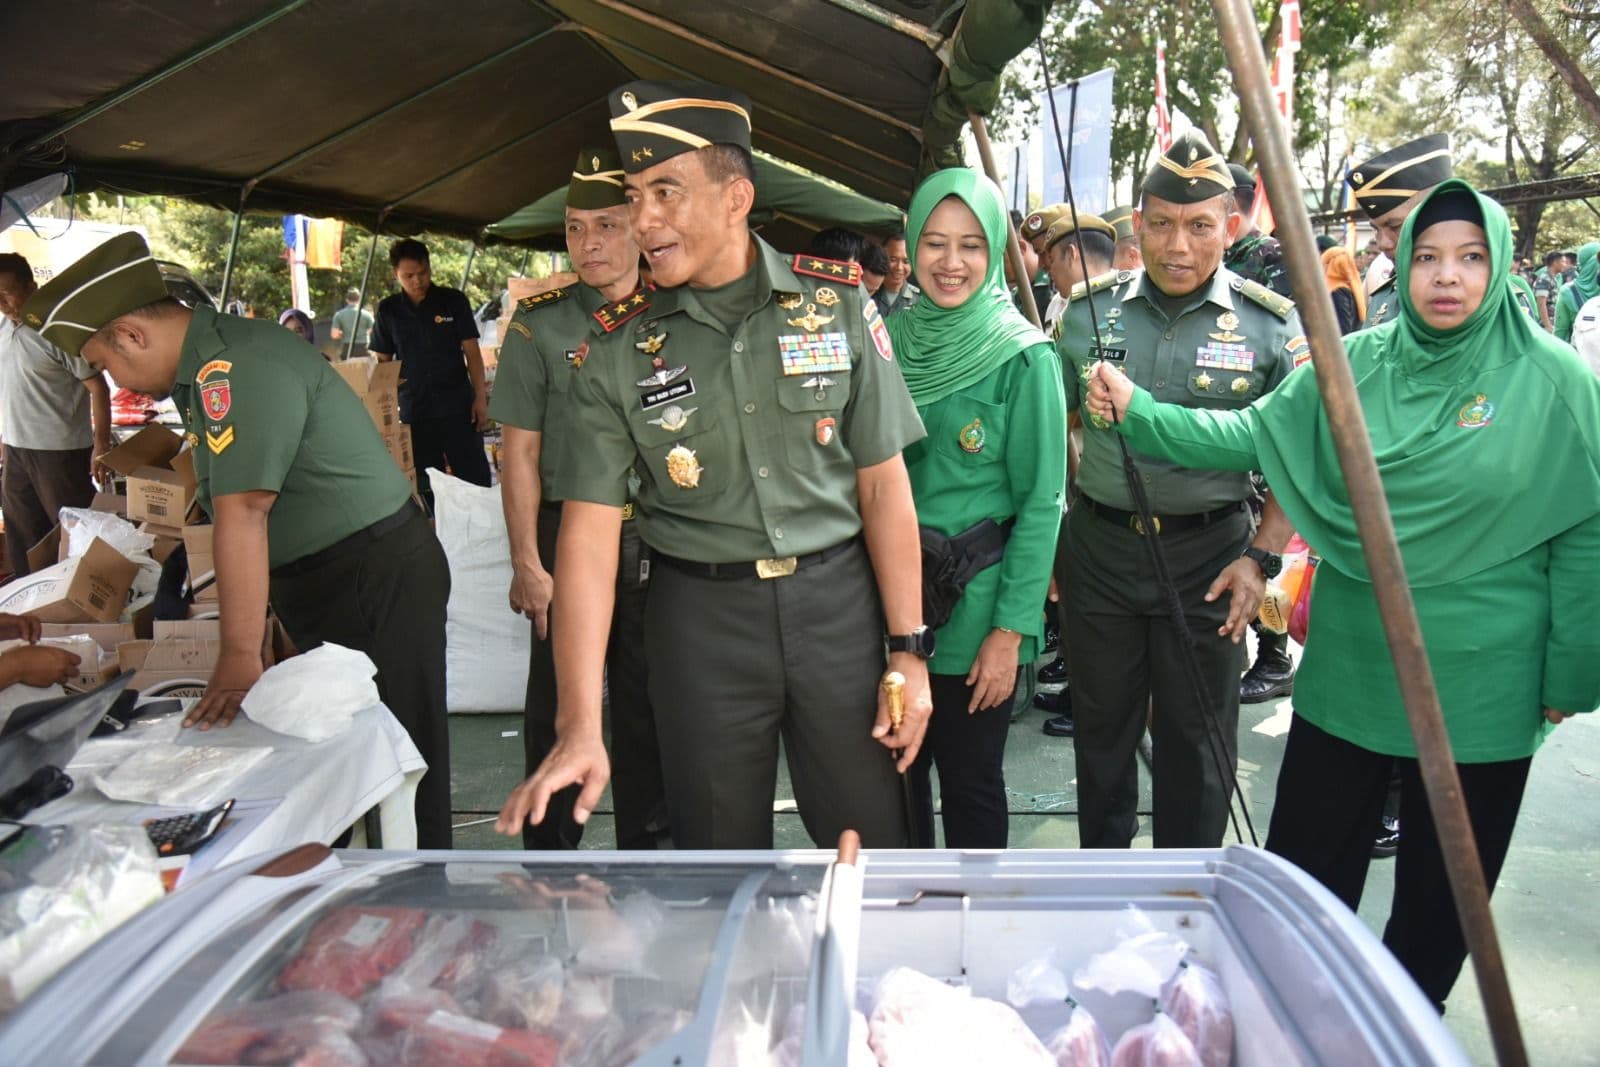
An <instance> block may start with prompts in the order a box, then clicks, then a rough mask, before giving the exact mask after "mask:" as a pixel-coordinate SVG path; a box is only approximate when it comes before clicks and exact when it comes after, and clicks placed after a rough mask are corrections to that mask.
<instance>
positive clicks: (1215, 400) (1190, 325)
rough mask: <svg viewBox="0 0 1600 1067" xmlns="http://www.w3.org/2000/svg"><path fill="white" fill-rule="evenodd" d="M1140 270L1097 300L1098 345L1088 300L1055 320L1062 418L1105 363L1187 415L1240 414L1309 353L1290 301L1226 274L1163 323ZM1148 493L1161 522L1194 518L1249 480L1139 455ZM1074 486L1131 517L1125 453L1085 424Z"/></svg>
mask: <svg viewBox="0 0 1600 1067" xmlns="http://www.w3.org/2000/svg"><path fill="white" fill-rule="evenodd" d="M1152 288H1153V285H1152V283H1151V282H1150V280H1149V278H1148V277H1147V276H1146V274H1145V273H1144V272H1143V271H1121V272H1119V273H1118V274H1117V276H1116V282H1115V284H1114V285H1111V286H1108V287H1106V288H1105V289H1103V290H1101V291H1100V292H1098V293H1095V294H1094V295H1093V301H1092V302H1093V306H1094V311H1095V313H1096V314H1097V315H1098V316H1099V317H1100V321H1099V328H1100V343H1101V345H1102V350H1101V351H1099V352H1097V351H1096V350H1095V347H1094V327H1093V324H1092V323H1091V322H1090V321H1089V306H1090V303H1091V301H1090V300H1089V299H1079V300H1074V301H1072V303H1071V304H1069V305H1068V306H1067V310H1066V311H1065V312H1064V313H1063V314H1062V316H1061V322H1060V328H1059V330H1058V334H1059V339H1058V342H1057V348H1058V351H1059V352H1060V353H1061V366H1062V373H1063V375H1064V377H1065V381H1066V395H1067V408H1068V410H1075V409H1076V408H1077V407H1078V405H1079V404H1080V403H1081V402H1082V400H1083V398H1084V396H1085V395H1086V393H1087V386H1086V385H1085V384H1084V376H1085V375H1086V374H1087V373H1088V370H1089V368H1090V367H1091V366H1093V365H1094V363H1095V361H1096V360H1098V359H1101V358H1104V359H1106V360H1109V361H1111V362H1115V363H1118V364H1120V365H1121V367H1122V369H1123V371H1124V372H1125V373H1126V374H1127V375H1128V377H1129V378H1131V379H1132V380H1133V382H1134V383H1135V384H1136V385H1142V386H1144V387H1145V388H1146V389H1149V390H1150V391H1151V392H1152V393H1154V394H1155V397H1156V399H1157V400H1162V401H1166V402H1168V403H1175V404H1182V405H1184V406H1185V407H1192V408H1242V407H1245V406H1246V405H1248V404H1249V403H1250V401H1252V400H1254V399H1255V398H1256V397H1258V396H1261V395H1263V394H1265V393H1268V392H1271V391H1272V390H1273V389H1274V388H1275V387H1276V386H1277V384H1278V383H1279V382H1281V381H1283V379H1284V377H1285V376H1286V375H1287V374H1288V373H1289V372H1290V371H1291V370H1293V369H1294V361H1295V357H1296V356H1301V355H1304V354H1305V352H1306V351H1307V348H1308V346H1307V344H1306V339H1305V331H1304V330H1303V329H1302V328H1301V326H1300V316H1299V314H1298V313H1297V312H1296V311H1295V310H1294V304H1293V302H1292V301H1290V300H1289V299H1288V298H1287V297H1284V296H1280V295H1278V294H1277V293H1274V292H1272V291H1270V290H1268V289H1267V288H1265V287H1264V286H1261V285H1258V284H1257V283H1255V282H1248V281H1245V280H1244V279H1243V278H1240V277H1239V276H1237V275H1235V274H1233V273H1232V272H1231V271H1229V270H1228V269H1227V268H1225V267H1222V268H1218V270H1217V273H1216V275H1215V276H1214V277H1213V278H1212V279H1211V281H1209V282H1207V283H1206V284H1205V285H1203V286H1201V287H1200V288H1199V289H1198V290H1196V291H1195V292H1194V293H1191V294H1190V295H1189V297H1188V298H1187V300H1186V301H1185V302H1184V303H1183V310H1182V311H1180V312H1179V313H1178V315H1177V317H1176V318H1175V319H1173V320H1172V321H1168V319H1167V316H1166V315H1165V314H1164V313H1163V312H1162V310H1161V308H1160V307H1159V306H1158V304H1157V303H1156V301H1155V300H1154V299H1153V298H1152V297H1151V296H1150V295H1149V293H1150V290H1151V289H1152ZM1134 458H1135V459H1136V460H1137V461H1138V465H1139V470H1140V472H1141V473H1142V474H1143V475H1144V482H1145V493H1146V494H1147V495H1148V496H1149V498H1150V507H1151V510H1152V511H1154V512H1155V513H1156V514H1157V515H1190V514H1195V513H1197V512H1203V511H1211V510H1213V509H1215V508H1219V507H1222V506H1224V505H1226V504H1231V503H1234V502H1236V501H1240V500H1243V499H1245V498H1246V497H1248V496H1249V495H1250V478H1249V475H1248V474H1246V473H1243V472H1237V471H1218V470H1200V469H1189V468H1184V467H1180V466H1178V465H1177V464H1175V463H1170V462H1168V461H1166V460H1162V459H1157V458H1156V457H1154V456H1149V455H1144V454H1139V453H1135V456H1134ZM1078 488H1079V489H1080V490H1081V491H1082V492H1083V493H1084V495H1085V496H1088V497H1089V498H1090V499H1092V500H1094V501H1096V502H1098V503H1101V504H1105V505H1107V506H1108V507H1113V508H1121V509H1123V510H1126V511H1132V510H1133V509H1134V502H1133V499H1132V496H1131V494H1130V493H1129V492H1128V483H1127V480H1126V478H1125V476H1124V475H1123V470H1122V450H1121V449H1120V448H1119V447H1118V445H1117V441H1116V437H1115V435H1114V433H1113V432H1112V431H1110V430H1102V429H1099V428H1097V427H1095V426H1094V425H1092V424H1089V423H1088V422H1087V420H1086V423H1085V433H1084V438H1083V458H1082V460H1081V462H1080V463H1079V466H1078Z"/></svg>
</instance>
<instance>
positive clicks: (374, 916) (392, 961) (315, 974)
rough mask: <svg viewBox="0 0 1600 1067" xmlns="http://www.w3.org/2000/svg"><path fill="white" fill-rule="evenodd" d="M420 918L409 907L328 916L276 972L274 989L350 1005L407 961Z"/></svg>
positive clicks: (346, 910) (364, 909) (363, 908)
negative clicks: (329, 996) (324, 994)
mask: <svg viewBox="0 0 1600 1067" xmlns="http://www.w3.org/2000/svg"><path fill="white" fill-rule="evenodd" d="M426 918H427V917H426V915H425V914H424V913H423V912H421V911H418V910H417V909H415V908H384V907H370V906H366V905H362V906H359V907H344V908H339V909H337V910H335V911H332V912H329V913H328V914H327V915H325V916H323V917H322V918H321V919H320V920H318V921H317V924H316V925H315V926H313V927H312V928H311V933H310V934H308V935H307V936H306V942H305V944H304V945H302V946H301V948H300V951H299V953H297V954H296V955H295V957H294V958H293V959H291V960H290V961H289V962H288V963H287V964H285V965H284V968H283V970H282V971H280V972H279V973H278V986H279V988H281V989H285V990H293V989H322V990H328V991H330V992H334V993H339V994H341V995H343V996H346V997H349V998H351V999H352V1000H354V999H356V998H358V997H360V996H361V995H362V994H363V993H365V992H366V991H367V990H368V989H370V988H371V987H372V986H373V985H375V984H376V983H377V982H378V980H379V979H381V978H383V977H385V976H387V975H389V974H390V973H392V972H393V971H394V970H395V969H396V968H398V967H399V966H400V965H401V964H403V963H405V962H406V960H408V959H410V958H411V953H412V951H413V949H414V948H415V947H416V943H417V938H418V936H419V935H420V934H421V932H422V928H423V925H424V924H425V922H426Z"/></svg>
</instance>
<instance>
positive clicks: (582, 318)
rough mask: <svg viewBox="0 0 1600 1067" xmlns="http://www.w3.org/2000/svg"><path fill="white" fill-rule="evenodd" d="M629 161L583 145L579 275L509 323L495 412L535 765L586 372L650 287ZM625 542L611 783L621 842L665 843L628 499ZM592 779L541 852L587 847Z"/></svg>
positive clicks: (575, 200) (575, 176) (548, 728)
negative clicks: (569, 462) (578, 386)
mask: <svg viewBox="0 0 1600 1067" xmlns="http://www.w3.org/2000/svg"><path fill="white" fill-rule="evenodd" d="M624 173H625V172H624V170H623V167H622V159H621V157H619V156H618V155H617V149H616V147H615V146H614V145H611V144H607V145H606V146H604V147H603V148H585V149H583V150H582V151H581V152H579V153H578V158H577V161H576V162H575V163H574V164H573V167H572V180H571V181H570V182H569V183H568V184H567V205H566V211H565V214H564V220H565V227H564V230H565V234H566V242H567V258H568V259H570V260H571V261H572V268H573V270H575V271H577V273H578V284H576V285H568V286H563V287H562V288H559V289H549V290H546V291H545V292H542V293H537V294H535V295H533V296H528V297H524V298H523V299H522V300H520V301H519V302H518V306H517V309H516V311H515V313H514V314H513V315H512V317H511V322H510V323H509V324H508V325H507V327H506V335H505V341H504V343H502V344H501V346H500V363H499V370H498V371H497V372H496V375H495V382H494V393H493V394H492V395H491V396H490V398H489V415H490V417H492V418H493V419H495V421H497V422H499V423H500V426H501V428H502V430H503V432H504V435H505V445H504V447H503V448H502V449H501V452H500V484H501V498H500V501H501V505H502V507H503V508H504V509H505V516H506V530H507V532H508V534H509V535H510V540H511V576H512V577H511V591H510V596H511V607H512V610H514V611H516V612H517V613H519V614H521V615H525V616H527V617H528V619H529V620H530V621H531V624H532V629H533V633H532V640H531V642H530V647H529V661H528V687H527V693H526V695H525V697H524V699H523V706H522V750H523V757H524V771H523V773H524V774H532V773H533V772H534V771H535V770H536V769H537V768H538V766H539V764H540V763H542V762H543V761H544V758H545V757H546V756H547V755H549V754H550V749H551V747H552V746H554V744H555V741H556V674H555V654H554V648H553V645H552V642H551V640H550V639H551V636H552V635H551V632H550V604H551V602H552V599H553V598H554V595H555V578H554V575H555V570H556V548H557V544H558V541H559V538H560V531H561V500H562V496H563V494H562V491H561V486H560V485H559V484H558V475H559V473H560V470H561V460H562V457H563V456H564V455H565V453H566V452H567V451H568V450H570V449H575V448H581V447H583V444H582V442H581V441H579V440H577V435H576V434H575V432H574V430H573V428H572V426H571V420H570V418H569V415H570V413H571V409H572V405H571V388H572V380H573V377H574V376H575V374H576V373H577V370H576V368H577V366H578V365H579V364H580V363H582V362H583V361H584V360H586V359H588V358H589V350H590V347H591V345H592V344H593V343H595V342H596V341H597V340H598V338H599V337H601V336H603V334H604V333H605V330H604V327H603V326H602V325H601V323H600V322H599V321H597V320H596V319H595V313H596V312H598V311H600V310H601V309H602V308H604V309H608V310H609V311H612V312H614V311H615V309H616V308H618V307H622V308H624V309H631V308H633V307H634V306H635V305H634V300H635V298H636V297H637V298H638V300H639V301H640V302H641V303H642V302H643V300H644V299H645V296H646V294H647V292H648V290H647V289H645V288H644V287H643V284H642V282H641V280H640V277H639V245H638V243H637V242H636V241H635V240H634V237H633V228H632V226H631V225H630V224H629V222H628V206H627V199H626V197H625V196H624V194H623V189H622V181H623V176H624ZM624 514H625V516H626V518H625V520H624V522H623V523H622V535H621V539H620V541H619V543H618V545H617V559H618V565H617V572H616V596H617V606H616V611H615V613H614V614H613V617H612V622H611V630H610V633H609V635H608V637H609V640H608V642H607V644H606V666H607V678H608V679H609V683H608V688H607V692H608V696H609V702H608V707H609V709H610V712H611V715H610V718H611V756H612V763H613V764H614V765H615V768H616V777H615V778H614V780H613V781H612V783H611V786H612V800H613V803H614V805H615V811H616V831H617V834H616V843H617V847H618V848H622V849H639V848H643V849H652V848H655V847H656V846H657V845H658V844H659V843H660V841H661V839H662V838H663V837H664V835H665V833H666V802H665V800H664V798H663V795H662V785H661V753H660V751H659V750H658V748H657V745H656V730H655V719H654V717H653V715H652V713H651V710H650V700H649V697H648V695H647V694H646V692H645V664H644V601H645V595H646V593H647V592H648V591H649V563H648V554H647V552H646V550H645V549H644V548H643V543H642V542H641V541H640V539H639V530H638V525H639V524H638V523H637V522H634V521H633V519H632V517H631V515H632V512H631V510H627V509H625V511H624ZM577 795H578V790H577V789H576V788H568V789H564V790H562V791H561V792H560V793H558V794H556V796H555V797H554V798H553V799H552V802H551V812H550V814H549V815H548V816H547V817H546V818H545V820H544V821H543V822H542V823H540V824H539V825H537V826H523V827H522V846H523V847H524V848H528V849H562V848H576V847H577V846H578V843H579V842H580V841H581V840H582V839H583V826H582V825H581V824H580V823H578V822H577V821H576V820H575V819H574V818H573V815H572V809H573V805H574V803H575V802H576V800H577Z"/></svg>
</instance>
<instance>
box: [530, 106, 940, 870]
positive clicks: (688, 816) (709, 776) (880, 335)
mask: <svg viewBox="0 0 1600 1067" xmlns="http://www.w3.org/2000/svg"><path fill="white" fill-rule="evenodd" d="M610 102H611V111H612V115H613V118H612V132H613V134H614V136H615V139H616V141H617V148H618V150H619V152H620V153H621V156H622V162H623V167H624V169H625V170H626V171H627V178H626V187H627V195H628V202H629V214H630V217H631V219H632V222H633V229H634V233H635V236H636V237H637V239H638V242H639V245H640V247H641V248H642V249H643V250H644V253H645V256H646V260H647V262H648V264H649V266H650V268H651V270H652V272H653V274H654V278H655V282H656V284H657V285H658V286H659V287H660V288H658V289H657V290H656V291H654V292H647V293H636V294H634V295H633V296H632V297H630V298H628V299H627V300H619V301H617V302H616V303H614V304H610V305H608V306H607V307H605V308H602V309H600V311H598V312H596V313H595V320H596V322H597V323H598V324H599V325H600V327H601V330H602V336H600V337H598V338H596V339H595V340H594V341H593V342H592V343H591V345H590V349H589V352H588V354H587V357H586V358H585V359H583V360H582V361H579V362H581V365H579V366H575V367H574V368H572V372H573V374H574V379H573V383H572V396H573V409H572V414H571V418H572V422H571V426H572V427H573V433H574V437H575V439H576V440H580V441H582V442H583V447H581V448H574V449H571V450H569V451H568V452H567V454H566V456H565V457H564V458H563V462H562V467H561V471H560V473H559V475H558V477H559V480H560V486H561V493H562V495H563V497H564V498H565V500H566V503H565V506H564V511H563V515H562V525H561V539H560V564H559V566H558V567H557V571H556V591H557V600H556V614H555V628H556V673H557V679H558V683H559V688H560V712H559V715H558V718H557V732H558V740H557V742H556V746H555V748H554V749H553V750H552V751H551V754H550V756H549V757H548V758H547V759H546V760H545V762H544V764H543V766H542V767H541V768H540V769H539V771H538V772H537V773H536V774H535V775H534V776H533V777H532V778H530V779H529V780H528V781H527V782H525V783H523V785H522V786H520V787H519V788H518V789H517V790H516V791H515V792H514V793H513V794H512V796H511V798H510V799H509V800H508V801H507V803H506V805H505V807H504V808H503V809H502V812H501V821H500V824H499V825H500V829H501V830H502V832H513V831H515V830H516V829H517V828H518V827H519V826H520V825H521V824H522V823H523V822H524V821H525V820H527V819H530V818H531V819H532V820H533V821H534V822H539V821H541V820H542V819H543V818H545V817H546V807H547V802H548V800H549V797H550V795H551V794H552V793H553V792H555V791H557V790H559V789H562V788H564V787H566V786H567V785H569V784H571V783H573V782H579V783H581V784H582V786H583V790H582V793H581V795H580V797H579V800H578V803H577V807H576V810H575V815H576V817H577V818H578V819H579V820H580V821H581V820H582V819H583V818H585V817H586V815H587V813H588V811H590V810H592V809H593V806H594V804H595V802H596V800H597V799H598V798H599V795H600V790H601V788H602V787H603V786H604V784H605V781H606V777H607V774H608V765H607V759H606V753H605V750H604V748H603V747H602V746H601V744H600V736H599V734H600V731H599V721H600V682H601V659H602V653H603V650H604V645H605V635H606V629H607V625H608V620H609V617H610V607H611V596H610V586H611V582H612V574H613V570H614V567H615V558H614V556H613V554H612V551H611V550H610V547H609V546H611V545H615V544H616V542H617V533H618V529H619V527H620V525H621V523H622V514H623V508H624V507H625V506H626V504H627V501H628V471H629V470H630V469H633V470H634V471H636V472H637V475H638V478H639V480H640V485H639V490H638V518H637V520H636V521H637V522H638V523H639V526H640V535H641V536H642V537H643V538H644V540H645V542H646V543H647V544H649V545H650V546H651V548H652V550H653V551H654V554H655V562H654V567H653V569H652V574H651V583H650V593H649V597H648V602H647V606H646V614H645V649H646V658H647V661H648V664H649V678H650V699H651V703H652V704H653V706H654V707H655V711H656V721H657V726H658V732H659V736H660V739H661V749H662V760H663V765H664V768H665V772H666V789H667V805H668V809H669V813H670V818H671V823H672V836H673V841H674V843H675V844H676V845H677V846H678V847H680V848H769V847H771V844H772V802H773V796H774V789H775V784H776V773H777V759H778V742H779V738H780V736H781V737H782V740H783V748H784V752H785V753H786V755H787V757H788V761H789V768H790V772H791V777H792V779H793V782H794V789H795V799H796V801H797V804H798V807H799V810H800V815H801V818H802V820H803V821H804V823H805V825H806V829H807V831H808V832H809V833H810V835H811V837H812V839H813V840H814V841H816V842H817V843H818V844H827V845H832V844H833V843H834V842H835V841H836V839H837V836H838V834H839V832H840V831H842V830H844V829H846V828H854V829H856V830H858V831H859V832H860V834H861V837H862V840H863V841H864V842H866V843H867V844H868V845H869V846H878V847H883V846H897V845H904V844H905V843H906V841H907V812H906V811H905V805H904V799H903V792H902V788H901V783H900V782H899V781H898V780H897V776H896V769H897V762H896V759H895V758H893V757H892V756H891V752H897V753H898V769H899V770H900V771H902V772H903V771H904V770H905V769H906V768H907V767H909V766H910V764H911V761H912V760H914V759H915V757H916V754H917V751H918V748H919V747H920V743H921V739H922V734H923V731H924V729H925V728H926V725H927V719H928V715H929V713H930V711H931V701H930V699H929V696H928V681H927V677H928V675H927V664H926V657H927V656H928V655H930V654H931V653H932V641H931V637H930V635H929V634H928V632H927V630H926V628H925V627H923V626H922V607H921V565H920V542H919V537H918V532H917V520H916V514H915V510H914V505H913V503H912V499H911V491H910V482H909V479H908V478H907V476H906V470H905V465H904V462H903V460H902V458H901V450H902V449H903V448H904V447H905V446H906V445H907V444H910V443H911V442H913V441H916V440H918V439H920V438H921V437H922V436H923V430H922V426H921V423H920V421H919V419H918V418H917V415H916V411H915V408H914V406H913V405H912V403H911V399H910V396H909V394H908V393H907V391H906V388H905V383H904V381H903V380H902V379H901V376H900V373H899V369H898V367H897V366H896V365H895V363H894V360H893V350H892V348H891V346H890V343H889V340H888V331H887V328H886V327H885V326H884V324H883V321H882V319H881V317H880V315H879V312H878V309H877V307H876V306H875V305H874V304H873V303H872V302H871V300H870V298H868V297H867V295H866V293H865V291H864V290H863V289H862V288H861V287H860V285H859V271H858V268H857V267H856V266H855V265H853V264H850V263H842V262H836V261H830V260H825V259H818V258H812V257H808V256H799V257H790V256H784V255H781V254H779V253H778V252H776V251H774V250H773V249H772V248H771V247H770V246H768V245H767V244H766V243H765V242H763V241H761V240H760V239H759V238H757V237H755V236H753V235H752V234H751V233H750V232H749V228H748V225H747V219H748V215H749V210H750V206H751V204H752V202H753V200H754V196H755V185H754V178H753V170H752V167H751V163H750V156H749V146H750V115H749V104H748V101H747V100H746V99H745V98H744V97H743V96H742V94H739V93H736V92H733V91H731V90H728V89H725V88H722V87H720V86H714V85H682V84H662V83H652V82H633V83H630V84H628V85H626V86H623V87H622V88H620V89H618V90H616V91H614V92H613V93H612V95H611V101H610ZM578 546H582V550H578ZM600 546H606V547H605V548H604V549H602V548H601V547H600ZM569 548H570V549H573V551H569ZM886 653H887V656H886ZM886 659H887V665H888V666H889V667H891V668H893V669H895V670H897V671H899V672H901V673H902V674H903V675H905V678H906V686H905V697H906V708H905V717H904V720H903V722H902V723H901V724H900V726H899V728H898V729H894V728H893V726H892V724H891V722H890V718H889V710H888V703H887V701H886V700H885V699H884V697H883V695H882V690H881V688H880V686H879V684H878V683H879V679H880V676H881V675H882V673H883V671H884V668H885V665H886Z"/></svg>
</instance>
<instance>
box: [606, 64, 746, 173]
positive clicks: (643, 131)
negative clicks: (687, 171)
mask: <svg viewBox="0 0 1600 1067" xmlns="http://www.w3.org/2000/svg"><path fill="white" fill-rule="evenodd" d="M610 102H611V135H612V136H613V137H615V138H616V141H617V152H618V153H619V154H620V155H621V157H622V167H623V169H624V170H626V171H627V172H628V173H629V174H637V173H639V172H640V171H641V170H644V169H646V168H647V167H653V166H655V165H656V164H657V163H662V162H665V161H666V160H669V159H671V158H672V157H673V156H676V155H681V154H682V153H684V152H692V151H694V150H695V149H698V148H707V147H709V146H711V145H714V144H730V145H737V146H738V147H740V148H743V149H744V150H745V151H749V150H750V98H749V97H747V96H745V95H744V94H743V93H741V92H739V91H738V90H737V89H729V88H726V87H725V86H721V85H711V84H709V83H706V82H649V81H635V82H629V83H628V84H627V85H624V86H622V87H621V88H620V89H615V90H613V91H612V93H611V97H610Z"/></svg>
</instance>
